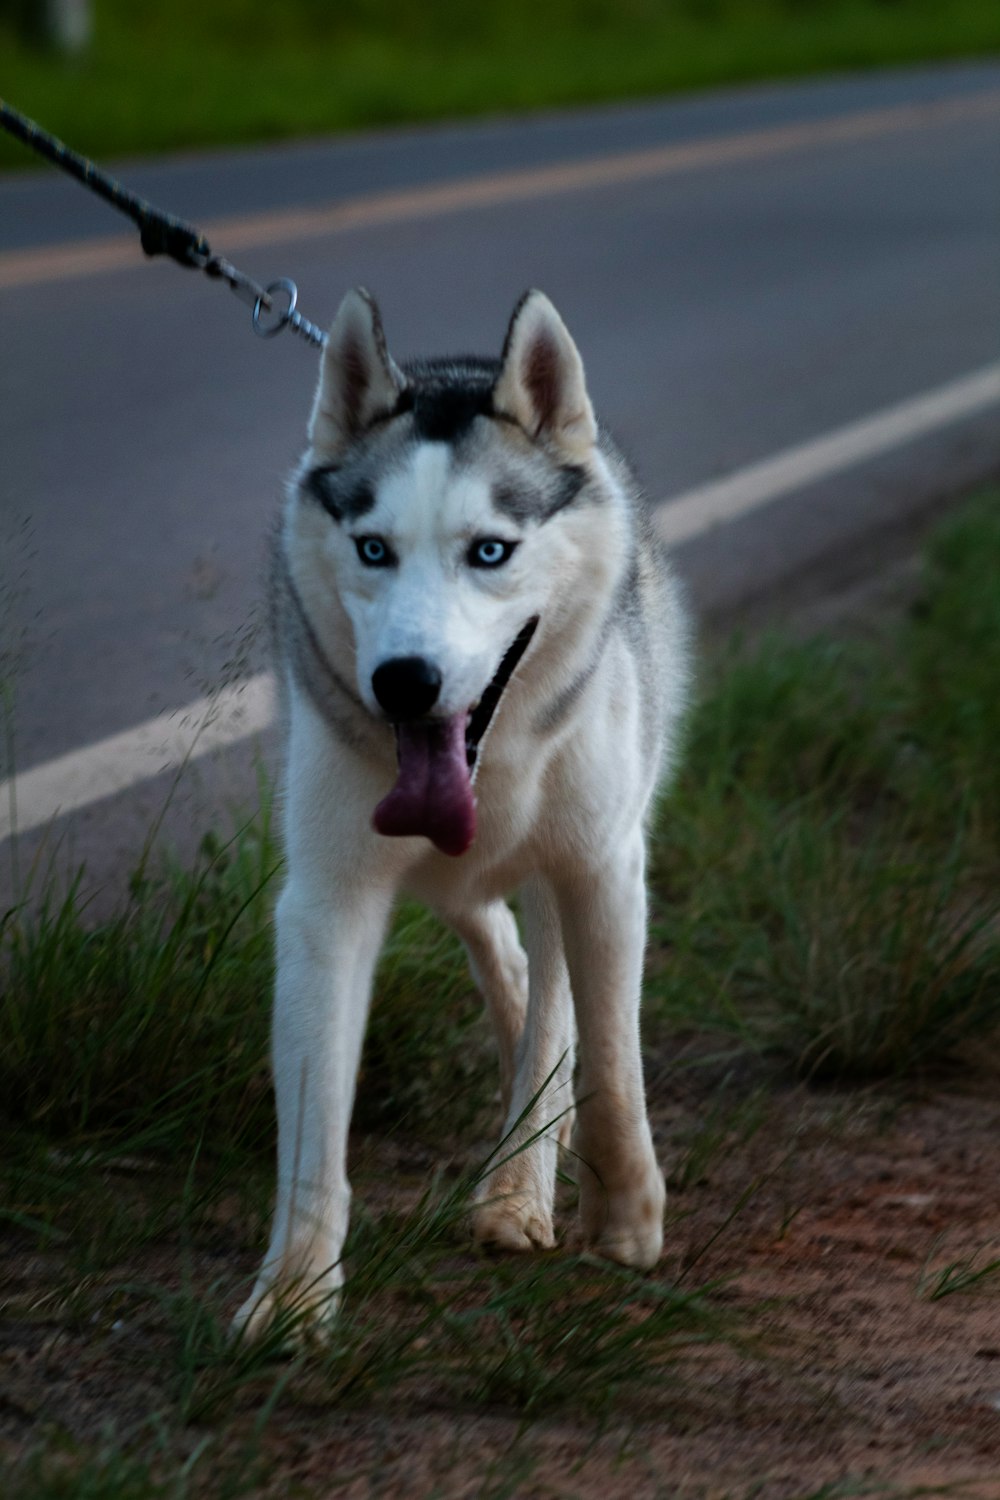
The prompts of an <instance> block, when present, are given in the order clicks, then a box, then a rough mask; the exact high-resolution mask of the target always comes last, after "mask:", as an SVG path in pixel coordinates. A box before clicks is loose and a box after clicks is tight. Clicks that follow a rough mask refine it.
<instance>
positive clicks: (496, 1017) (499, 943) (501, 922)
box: [445, 901, 528, 1118]
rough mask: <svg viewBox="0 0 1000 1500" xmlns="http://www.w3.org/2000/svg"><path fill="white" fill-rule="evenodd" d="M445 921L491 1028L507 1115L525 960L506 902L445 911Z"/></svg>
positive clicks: (524, 1006) (524, 1003) (523, 1004)
mask: <svg viewBox="0 0 1000 1500" xmlns="http://www.w3.org/2000/svg"><path fill="white" fill-rule="evenodd" d="M445 920H446V921H447V922H448V923H449V924H450V926H451V927H452V928H453V929H454V931H455V932H456V933H457V934H458V936H459V937H460V938H461V940H462V943H463V945H464V947H465V951H466V954H467V955H468V959H469V968H470V970H471V972H472V977H473V979H474V980H475V983H476V987H477V989H478V990H479V993H480V994H481V995H482V997H483V1002H484V1004H485V1006H486V1010H487V1013H488V1015H489V1018H490V1023H491V1025H492V1027H493V1034H494V1036H495V1037H496V1043H497V1052H498V1054H499V1058H500V1097H501V1100H502V1102H503V1113H504V1118H506V1116H507V1111H508V1110H509V1108H510V1100H511V1092H512V1090H513V1087H514V1067H515V1061H516V1057H517V1048H518V1046H519V1044H520V1041H521V1034H522V1032H523V1031H524V1021H525V1016H526V1014H527V1010H528V959H527V956H526V954H525V952H524V949H523V948H522V947H521V941H520V938H519V937H518V931H517V923H516V922H515V920H514V914H513V912H512V911H511V909H510V907H509V906H508V905H507V903H506V902H505V901H491V902H490V903H489V904H488V905H485V906H475V907H472V908H470V909H469V910H467V911H461V912H448V913H446V914H445Z"/></svg>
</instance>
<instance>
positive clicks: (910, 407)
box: [656, 361, 1000, 546]
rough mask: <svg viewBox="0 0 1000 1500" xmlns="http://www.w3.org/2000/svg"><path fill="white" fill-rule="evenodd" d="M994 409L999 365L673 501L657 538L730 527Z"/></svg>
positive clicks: (664, 508) (661, 516)
mask: <svg viewBox="0 0 1000 1500" xmlns="http://www.w3.org/2000/svg"><path fill="white" fill-rule="evenodd" d="M998 402H1000V361H998V362H997V363H996V364H994V365H987V366H986V368H985V369H984V370H977V371H976V372H975V374H973V375H966V376H963V377H962V379H960V380H953V381H951V382H950V383H949V384H948V385H942V386H938V388H937V390H936V391H928V392H927V394H926V395H923V396H915V397H914V398H913V399H912V400H910V401H901V402H900V403H899V405H898V406H890V407H887V408H886V410H885V411H881V412H878V413H877V414H876V415H875V416H874V417H865V418H864V419H863V420H862V421H860V422H851V423H850V424H849V425H848V426H847V427H839V428H838V429H837V430H836V431H835V432H829V433H827V434H826V435H825V436H824V437H821V438H814V439H813V441H812V442H809V443H801V444H800V445H799V446H798V447H796V448H786V449H785V451H784V453H779V454H777V455H776V456H775V457H774V458H766V459H764V460H763V462H762V463H757V464H750V465H749V466H748V467H747V468H745V469H739V470H737V472H736V473H735V474H730V475H729V476H728V478H726V479H718V480H715V481H713V482H712V483H711V484H701V485H699V486H698V487H697V489H693V490H689V491H688V492H687V494H686V495H680V496H678V498H677V499H676V500H668V501H667V502H666V504H664V505H661V506H660V507H659V508H658V510H657V512H656V521H657V528H658V530H659V533H660V536H661V537H662V538H663V540H664V541H665V542H669V543H670V544H671V545H673V546H676V545H677V544H678V543H680V542H688V541H690V540H691V539H692V538H693V537H696V536H701V534H702V533H703V532H705V531H710V530H711V528H712V527H713V526H720V525H722V524H723V523H724V522H726V521H735V520H736V519H737V518H738V517H739V516H745V515H747V514H748V512H750V511H753V510H756V509H757V508H758V506H761V505H767V504H768V503H769V502H770V501H771V500H777V499H778V498H779V496H781V495H788V494H791V493H792V491H793V490H799V489H804V488H805V486H806V485H807V484H814V483H815V482H816V480H818V479H826V478H828V477H829V476H830V475H831V474H838V473H839V472H840V471H841V469H849V468H850V467H851V466H852V465H853V464H858V463H861V462H863V461H864V460H865V459H866V458H875V457H877V456H878V454H880V453H888V452H889V450H890V449H892V448H898V447H901V446H902V444H903V443H908V442H911V441H912V440H913V439H914V438H918V437H923V436H924V435H925V434H927V433H930V432H934V431H935V430H936V429H937V428H939V427H945V426H947V425H948V423H949V422H956V421H958V420H959V419H960V418H962V417H971V416H975V414H976V413H977V412H980V411H985V410H986V408H987V407H989V406H994V405H996V404H997V403H998Z"/></svg>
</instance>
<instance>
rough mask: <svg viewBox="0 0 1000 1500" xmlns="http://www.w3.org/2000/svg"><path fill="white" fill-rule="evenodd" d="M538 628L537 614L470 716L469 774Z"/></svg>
mask: <svg viewBox="0 0 1000 1500" xmlns="http://www.w3.org/2000/svg"><path fill="white" fill-rule="evenodd" d="M537 629H538V616H537V615H535V616H533V618H532V619H530V620H529V621H528V623H527V624H526V625H525V626H523V627H522V629H521V630H520V631H519V632H518V634H517V635H516V636H515V638H514V639H513V640H512V641H511V643H510V645H509V646H508V648H507V650H506V652H505V653H504V658H503V661H502V662H501V663H500V665H499V666H498V667H497V669H496V672H495V673H494V675H493V677H492V679H491V680H490V682H489V683H488V684H487V687H486V691H485V692H484V693H483V696H482V697H481V698H480V700H479V702H478V703H477V704H476V706H475V708H474V709H473V710H472V712H471V713H470V715H469V718H468V721H467V723H466V726H465V757H466V760H467V761H468V763H469V770H470V771H471V770H472V769H473V768H474V767H475V764H476V757H477V755H478V754H479V746H480V743H481V741H482V738H483V735H484V734H485V733H486V731H487V729H488V728H489V726H490V720H491V719H492V718H493V715H494V714H495V713H496V711H497V704H498V703H499V702H500V699H501V697H502V696H503V690H504V688H505V687H506V686H507V684H508V682H509V681H510V679H511V678H512V677H513V675H514V672H515V670H516V669H517V664H518V662H519V661H520V660H521V657H522V656H523V655H524V653H525V652H526V651H527V649H528V647H529V645H530V644H531V638H532V636H533V635H534V633H535V631H536V630H537Z"/></svg>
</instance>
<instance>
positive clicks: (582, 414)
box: [493, 292, 597, 459]
mask: <svg viewBox="0 0 1000 1500" xmlns="http://www.w3.org/2000/svg"><path fill="white" fill-rule="evenodd" d="M493 406H494V409H495V410H496V411H498V412H500V413H502V414H503V415H505V416H508V417H513V418H514V420H515V421H516V422H519V423H520V424H521V426H522V427H523V428H524V430H525V432H527V433H529V434H530V435H531V437H533V438H539V439H542V440H548V441H549V442H551V443H552V444H553V445H554V446H555V447H556V448H558V449H559V450H560V452H562V453H563V454H565V456H566V457H567V458H570V459H580V458H583V457H585V455H586V453H587V451H588V449H590V448H591V447H593V445H594V443H595V441H596V439H597V423H596V421H595V420H594V409H593V407H592V406H591V404H590V397H589V396H588V395H587V385H586V381H585V380H584V376H583V361H582V359H581V358H580V354H579V351H578V350H577V347H576V345H575V344H574V342H573V340H572V339H571V338H570V335H569V329H568V328H567V327H566V324H565V323H564V322H563V320H562V318H561V317H560V316H559V314H558V313H557V312H556V310H555V308H554V307H553V306H552V303H551V302H550V301H549V299H548V297H546V296H545V293H544V292H526V293H525V295H524V296H523V297H522V298H521V300H520V302H519V303H518V304H517V307H515V309H514V316H513V317H512V318H511V320H510V327H509V328H508V330H507V340H506V342H505V344H504V347H503V357H502V369H501V371H500V376H499V378H498V380H497V383H496V386H495V387H494V390H493Z"/></svg>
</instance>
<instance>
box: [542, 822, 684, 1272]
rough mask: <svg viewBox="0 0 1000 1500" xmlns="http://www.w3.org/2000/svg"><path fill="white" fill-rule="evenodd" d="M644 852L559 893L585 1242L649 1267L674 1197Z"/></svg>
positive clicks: (581, 874) (632, 852)
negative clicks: (646, 981) (576, 1059)
mask: <svg viewBox="0 0 1000 1500" xmlns="http://www.w3.org/2000/svg"><path fill="white" fill-rule="evenodd" d="M644 867H645V851H644V848H643V843H642V837H641V834H639V833H638V832H637V833H636V835H635V837H634V838H633V839H631V840H629V841H628V842H627V843H626V844H625V845H624V846H623V847H621V848H620V849H617V850H615V851H614V852H613V853H612V854H611V855H610V857H609V859H608V861H607V863H605V864H604V865H602V867H601V868H592V869H589V870H584V871H577V872H575V873H574V875H573V876H572V877H567V878H565V879H564V880H563V881H562V882H561V884H560V886H559V907H560V914H561V917H562V928H563V940H564V942H565V946H566V960H567V963H568V965H569V974H570V982H571V985H572V990H573V999H574V1002H575V1006H576V1020H577V1032H578V1037H579V1047H580V1077H579V1083H578V1087H577V1099H578V1113H577V1124H576V1131H575V1134H574V1139H573V1145H574V1150H575V1151H576V1153H577V1155H578V1157H579V1158H580V1166H579V1171H580V1218H581V1223H582V1228H583V1234H584V1238H585V1240H586V1242H587V1243H588V1244H590V1245H591V1246H592V1247H593V1248H594V1249H595V1250H596V1251H597V1252H598V1253H599V1254H601V1255H606V1256H607V1257H608V1259H609V1260H615V1261H619V1262H621V1263H622V1264H623V1265H628V1266H638V1267H648V1266H651V1265H653V1264H654V1263H655V1261H656V1260H657V1259H658V1258H659V1255H660V1251H661V1250H662V1248H663V1208H664V1203H665V1200H666V1190H665V1187H664V1182H663V1174H662V1172H661V1171H660V1169H659V1167H658V1165H657V1162H656V1155H655V1152H654V1150H653V1141H652V1136H651V1134H650V1129H649V1121H648V1118H647V1115H646V1102H645V1090H644V1087H643V1077H642V1056H641V1053H640V1048H639V996H640V989H641V985H642V965H643V952H644V949H645V942H646V890H645V879H644V873H645V871H644Z"/></svg>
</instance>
